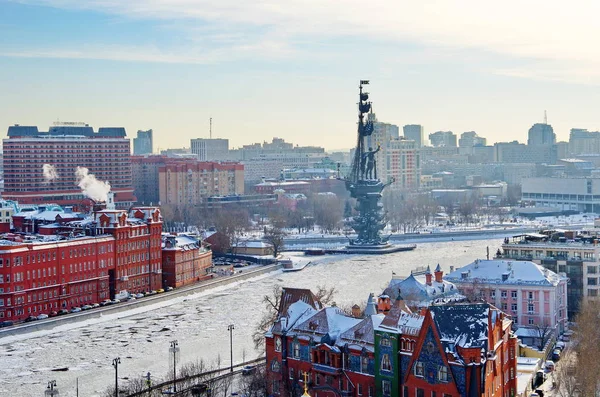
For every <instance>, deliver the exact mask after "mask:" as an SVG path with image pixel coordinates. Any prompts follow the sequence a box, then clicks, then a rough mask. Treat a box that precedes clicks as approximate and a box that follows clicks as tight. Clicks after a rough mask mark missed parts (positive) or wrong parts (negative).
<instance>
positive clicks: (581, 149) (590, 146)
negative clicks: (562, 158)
mask: <svg viewBox="0 0 600 397" xmlns="http://www.w3.org/2000/svg"><path fill="white" fill-rule="evenodd" d="M569 151H570V154H572V155H576V156H579V155H582V154H598V153H600V132H598V131H588V130H586V129H582V128H571V132H570V134H569Z"/></svg>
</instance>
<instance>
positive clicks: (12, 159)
mask: <svg viewBox="0 0 600 397" xmlns="http://www.w3.org/2000/svg"><path fill="white" fill-rule="evenodd" d="M3 146H4V159H3V163H4V194H3V198H5V199H9V200H16V201H18V202H19V203H20V204H41V203H47V202H52V203H56V204H59V205H63V204H64V205H81V204H82V203H83V202H87V201H89V200H88V199H89V198H94V197H91V196H95V194H91V192H89V191H87V192H85V193H84V190H85V189H83V188H79V187H78V184H79V182H80V181H81V174H80V175H79V176H77V175H76V170H77V167H83V168H87V170H88V173H89V174H92V175H94V176H95V178H96V179H97V181H102V182H104V181H106V182H108V183H109V184H110V190H111V191H112V192H113V193H115V203H116V205H117V207H118V208H129V207H130V206H131V205H133V203H134V202H135V197H134V195H133V186H132V179H131V159H130V155H131V149H130V143H129V139H127V136H126V133H125V129H124V128H121V127H116V128H113V127H110V128H106V127H101V128H99V129H98V131H97V132H94V130H93V128H92V127H90V126H89V125H87V124H84V123H55V125H53V126H51V127H50V128H49V130H48V131H38V128H37V127H35V126H20V125H14V126H10V127H9V128H8V138H7V139H4V140H3ZM96 199H98V197H96Z"/></svg>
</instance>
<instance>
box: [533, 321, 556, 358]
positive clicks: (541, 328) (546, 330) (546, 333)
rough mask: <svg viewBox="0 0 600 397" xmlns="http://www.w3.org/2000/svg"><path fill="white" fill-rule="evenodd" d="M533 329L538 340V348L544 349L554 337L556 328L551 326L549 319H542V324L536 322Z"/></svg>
mask: <svg viewBox="0 0 600 397" xmlns="http://www.w3.org/2000/svg"><path fill="white" fill-rule="evenodd" d="M532 329H533V330H534V333H535V336H536V339H537V340H538V346H537V348H538V350H539V351H543V350H544V347H546V344H547V343H548V342H549V341H550V339H552V337H553V334H554V328H553V327H552V326H550V324H549V323H548V320H546V319H544V320H542V323H541V324H535V325H534V326H533V327H532Z"/></svg>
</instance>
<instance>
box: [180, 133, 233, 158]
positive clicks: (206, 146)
mask: <svg viewBox="0 0 600 397" xmlns="http://www.w3.org/2000/svg"><path fill="white" fill-rule="evenodd" d="M190 147H191V151H192V153H193V154H195V155H196V156H197V158H198V160H199V161H226V160H228V159H229V139H221V138H214V139H206V138H196V139H192V140H191V141H190Z"/></svg>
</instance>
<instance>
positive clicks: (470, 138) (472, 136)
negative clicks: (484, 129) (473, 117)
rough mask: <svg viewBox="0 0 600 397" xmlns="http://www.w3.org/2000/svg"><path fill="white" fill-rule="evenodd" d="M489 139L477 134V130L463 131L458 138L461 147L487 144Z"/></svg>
mask: <svg viewBox="0 0 600 397" xmlns="http://www.w3.org/2000/svg"><path fill="white" fill-rule="evenodd" d="M486 142H487V140H486V139H485V138H483V137H480V136H479V135H477V133H476V132H475V131H467V132H463V133H462V134H461V135H460V139H459V140H458V146H459V147H461V148H472V147H474V146H485V145H486Z"/></svg>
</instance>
